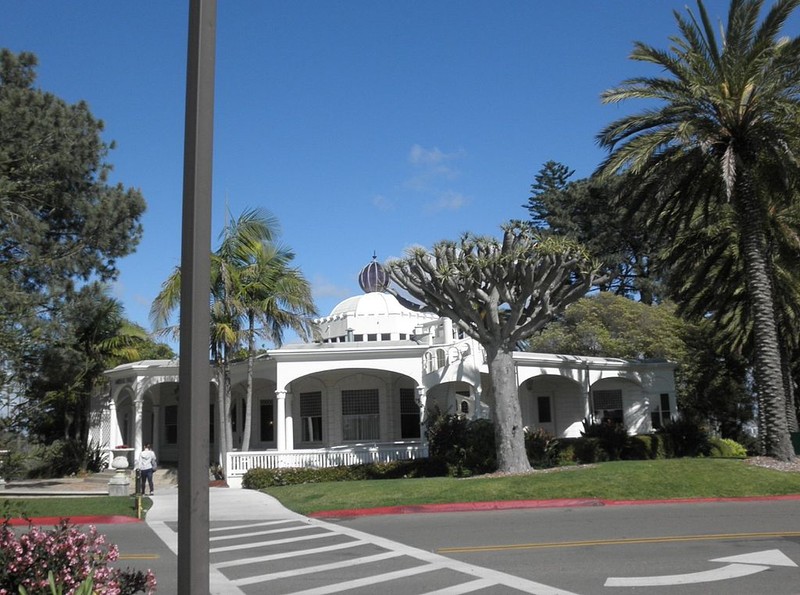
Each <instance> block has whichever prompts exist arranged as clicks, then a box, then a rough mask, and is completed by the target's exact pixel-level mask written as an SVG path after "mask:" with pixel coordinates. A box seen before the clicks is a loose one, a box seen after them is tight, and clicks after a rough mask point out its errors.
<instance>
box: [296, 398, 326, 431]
mask: <svg viewBox="0 0 800 595" xmlns="http://www.w3.org/2000/svg"><path fill="white" fill-rule="evenodd" d="M300 425H301V426H302V428H301V432H300V433H301V440H302V441H303V442H322V393H321V392H313V393H300Z"/></svg>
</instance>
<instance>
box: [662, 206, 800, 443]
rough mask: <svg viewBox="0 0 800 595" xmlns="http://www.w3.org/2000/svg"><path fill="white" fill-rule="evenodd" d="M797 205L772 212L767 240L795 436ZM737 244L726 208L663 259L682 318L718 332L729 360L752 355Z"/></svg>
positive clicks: (799, 327) (799, 272) (799, 278)
mask: <svg viewBox="0 0 800 595" xmlns="http://www.w3.org/2000/svg"><path fill="white" fill-rule="evenodd" d="M798 206H800V205H793V208H790V209H784V210H775V209H773V210H771V212H770V213H769V219H770V231H772V232H773V233H772V234H771V236H770V238H769V252H770V257H771V258H770V278H771V280H772V284H773V290H774V297H775V316H776V320H777V322H778V333H779V344H780V346H781V367H782V376H783V382H784V387H785V394H786V398H787V403H786V412H787V413H786V415H787V424H788V426H789V430H790V431H797V427H798V426H797V413H796V411H795V406H794V383H793V381H792V380H791V370H790V368H791V361H792V359H791V354H792V353H794V352H796V351H797V349H798V347H800V345H798V333H799V332H800V268H799V263H800V236H798V234H797V232H796V231H795V230H796V229H797V211H798V208H797V207H798ZM739 245H740V242H739V239H738V229H737V227H736V225H735V216H734V214H733V213H732V209H731V208H730V205H725V206H723V207H722V208H720V210H719V211H718V216H717V220H716V221H715V223H713V224H711V225H703V224H701V223H700V222H698V223H697V224H696V225H694V226H693V228H692V229H690V230H685V231H684V232H683V233H682V234H681V235H679V236H678V237H676V238H675V240H674V242H673V245H672V246H671V247H670V248H669V249H668V250H667V251H666V252H665V253H664V254H663V257H664V260H665V262H666V263H667V265H668V266H669V267H670V270H672V271H673V272H674V274H673V275H672V276H671V278H670V287H671V294H672V296H673V297H674V298H675V299H676V301H677V303H678V304H680V307H679V313H680V314H681V315H683V316H685V317H688V318H691V319H693V320H696V321H704V322H707V323H708V324H709V325H710V326H711V328H712V329H713V330H714V334H715V336H716V339H717V343H718V345H719V348H720V349H721V350H724V351H726V352H727V353H730V354H731V355H737V354H750V353H752V351H753V331H754V329H753V320H752V318H751V316H750V311H749V308H748V304H749V301H748V296H747V293H746V289H745V281H744V280H745V278H746V275H745V273H744V269H743V263H742V258H741V253H740V251H739ZM697 246H703V247H704V249H703V252H702V257H701V258H698V251H697V250H696V249H695V248H696V247H697Z"/></svg>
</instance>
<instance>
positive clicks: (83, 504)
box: [0, 496, 152, 518]
mask: <svg viewBox="0 0 800 595" xmlns="http://www.w3.org/2000/svg"><path fill="white" fill-rule="evenodd" d="M151 505H152V500H150V498H142V508H144V509H145V510H147V509H148V508H150V506H151ZM112 515H122V516H130V517H135V516H136V502H135V500H134V498H133V497H132V496H83V497H69V498H62V497H53V498H45V497H38V498H5V499H0V516H2V517H8V518H24V517H29V518H36V517H78V516H112Z"/></svg>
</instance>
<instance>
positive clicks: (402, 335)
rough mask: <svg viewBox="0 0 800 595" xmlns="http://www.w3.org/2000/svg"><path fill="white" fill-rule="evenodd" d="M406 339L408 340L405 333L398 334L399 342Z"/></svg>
mask: <svg viewBox="0 0 800 595" xmlns="http://www.w3.org/2000/svg"><path fill="white" fill-rule="evenodd" d="M406 338H408V335H406V333H400V340H401V341H405V340H406Z"/></svg>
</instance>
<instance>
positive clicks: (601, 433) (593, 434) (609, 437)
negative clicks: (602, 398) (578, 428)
mask: <svg viewBox="0 0 800 595" xmlns="http://www.w3.org/2000/svg"><path fill="white" fill-rule="evenodd" d="M581 435H582V436H583V437H585V438H595V439H597V440H598V441H599V445H600V448H602V449H603V450H604V451H605V452H606V459H605V460H608V461H618V460H620V459H621V458H622V453H623V451H624V450H625V447H626V446H627V444H628V433H627V432H626V431H625V428H624V426H623V425H622V424H615V423H601V424H592V423H588V422H587V421H586V420H584V422H583V431H582V432H581Z"/></svg>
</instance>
